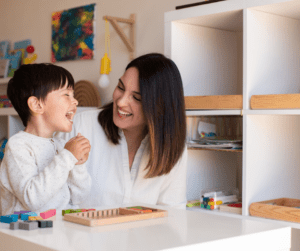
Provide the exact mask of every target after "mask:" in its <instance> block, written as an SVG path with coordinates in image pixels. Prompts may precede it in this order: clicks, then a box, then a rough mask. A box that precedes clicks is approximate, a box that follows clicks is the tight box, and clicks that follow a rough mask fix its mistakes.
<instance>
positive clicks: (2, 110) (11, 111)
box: [0, 107, 18, 116]
mask: <svg viewBox="0 0 300 251" xmlns="http://www.w3.org/2000/svg"><path fill="white" fill-rule="evenodd" d="M7 115H18V113H17V111H16V110H15V109H14V108H13V107H7V108H0V116H7Z"/></svg>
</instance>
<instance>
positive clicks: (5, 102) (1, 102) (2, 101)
mask: <svg viewBox="0 0 300 251" xmlns="http://www.w3.org/2000/svg"><path fill="white" fill-rule="evenodd" d="M5 107H13V106H12V104H11V102H10V100H9V99H8V97H7V95H0V108H5Z"/></svg>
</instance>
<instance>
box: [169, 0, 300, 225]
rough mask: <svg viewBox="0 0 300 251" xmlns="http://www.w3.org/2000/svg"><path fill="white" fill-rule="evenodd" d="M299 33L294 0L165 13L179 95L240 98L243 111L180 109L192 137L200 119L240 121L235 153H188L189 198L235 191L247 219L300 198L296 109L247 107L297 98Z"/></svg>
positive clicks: (299, 6)
mask: <svg viewBox="0 0 300 251" xmlns="http://www.w3.org/2000/svg"><path fill="white" fill-rule="evenodd" d="M299 31H300V1H299V0H292V1H291V0H244V1H241V0H230V1H221V2H217V3H211V4H205V5H200V6H196V7H192V8H186V9H181V10H176V11H171V12H167V13H165V55H166V56H168V57H169V58H171V59H172V60H174V62H175V63H176V64H177V66H178V68H179V70H180V73H181V76H182V80H183V85H184V94H185V96H205V95H243V109H242V110H196V111H187V117H188V121H189V123H190V124H194V125H193V126H191V125H188V126H189V129H191V130H193V132H190V134H191V135H193V136H194V137H196V136H197V135H196V133H195V129H196V126H195V123H196V122H197V120H199V118H200V117H212V116H213V117H218V116H236V118H237V119H238V118H240V119H242V124H243V126H242V134H243V151H242V152H220V151H215V152H214V151H203V150H201V151H197V150H189V157H188V166H189V167H188V168H189V171H188V200H194V199H199V197H200V192H201V190H203V189H211V188H215V187H223V188H225V189H229V188H239V190H240V192H242V202H243V212H242V216H241V217H243V216H244V217H248V216H249V206H250V204H251V203H252V202H258V201H263V200H269V199H276V198H281V197H287V198H296V199H300V182H299V180H300V116H299V115H300V109H284V110H282V109H273V110H268V109H265V110H252V109H250V99H251V96H252V95H261V94H292V93H299V91H300V71H299V68H300V53H299V52H300V32H299ZM224 214H226V213H224ZM228 215H232V214H228ZM294 225H298V226H299V224H294ZM298 228H300V226H299V227H298Z"/></svg>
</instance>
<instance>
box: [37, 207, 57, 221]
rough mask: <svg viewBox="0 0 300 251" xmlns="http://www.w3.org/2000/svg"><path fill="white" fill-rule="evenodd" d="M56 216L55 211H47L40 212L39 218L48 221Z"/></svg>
mask: <svg viewBox="0 0 300 251" xmlns="http://www.w3.org/2000/svg"><path fill="white" fill-rule="evenodd" d="M54 215H56V209H50V210H47V211H45V212H42V213H40V216H41V217H42V218H43V219H48V218H50V217H52V216H54Z"/></svg>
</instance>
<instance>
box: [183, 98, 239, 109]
mask: <svg viewBox="0 0 300 251" xmlns="http://www.w3.org/2000/svg"><path fill="white" fill-rule="evenodd" d="M184 100H185V109H187V110H218V109H227V110H228V109H229V110H230V109H243V95H212V96H185V97H184Z"/></svg>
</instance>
